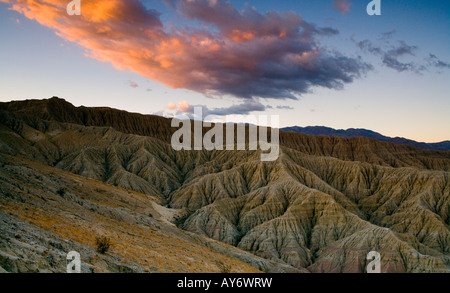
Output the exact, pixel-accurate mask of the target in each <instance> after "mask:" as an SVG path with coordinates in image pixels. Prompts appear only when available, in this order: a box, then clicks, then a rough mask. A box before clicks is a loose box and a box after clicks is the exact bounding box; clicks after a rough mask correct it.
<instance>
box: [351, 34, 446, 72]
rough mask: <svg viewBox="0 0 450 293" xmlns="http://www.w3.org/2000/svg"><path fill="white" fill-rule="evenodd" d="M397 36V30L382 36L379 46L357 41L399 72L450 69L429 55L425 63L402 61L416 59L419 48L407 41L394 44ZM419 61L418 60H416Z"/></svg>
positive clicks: (361, 46)
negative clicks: (395, 35) (402, 59)
mask: <svg viewBox="0 0 450 293" xmlns="http://www.w3.org/2000/svg"><path fill="white" fill-rule="evenodd" d="M394 34H395V30H393V31H390V32H386V33H383V34H381V37H380V38H379V39H378V41H379V42H380V43H379V44H375V43H374V42H373V41H370V40H363V41H355V40H353V41H354V42H355V43H356V45H357V46H358V47H359V48H360V49H361V50H363V51H365V52H367V53H370V54H372V55H374V56H377V57H380V58H381V62H382V64H383V65H384V66H386V67H388V68H390V69H393V70H395V71H397V72H414V73H419V74H420V73H422V72H424V71H428V70H430V69H431V68H436V69H438V71H439V70H443V69H450V64H449V63H446V62H444V61H442V60H440V59H439V58H438V57H436V56H435V55H434V54H431V53H429V54H428V57H427V58H425V59H424V60H423V62H418V61H417V60H414V61H401V58H405V57H408V56H409V57H416V52H417V51H418V50H419V48H418V47H417V46H415V45H408V44H407V43H406V42H405V41H403V40H399V41H396V42H394V44H392V42H391V39H392V37H393V36H394ZM416 59H417V58H416Z"/></svg>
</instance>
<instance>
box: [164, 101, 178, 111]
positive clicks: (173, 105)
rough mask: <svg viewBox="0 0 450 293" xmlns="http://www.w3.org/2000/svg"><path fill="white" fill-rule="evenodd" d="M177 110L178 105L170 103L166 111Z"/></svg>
mask: <svg viewBox="0 0 450 293" xmlns="http://www.w3.org/2000/svg"><path fill="white" fill-rule="evenodd" d="M176 108H177V105H176V104H175V103H174V102H170V103H169V104H167V106H166V109H169V110H175V109H176Z"/></svg>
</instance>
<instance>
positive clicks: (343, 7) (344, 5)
mask: <svg viewBox="0 0 450 293" xmlns="http://www.w3.org/2000/svg"><path fill="white" fill-rule="evenodd" d="M352 5H353V4H352V2H350V0H334V3H333V9H334V10H336V11H340V12H341V13H342V14H346V13H347V12H349V11H350V6H352Z"/></svg>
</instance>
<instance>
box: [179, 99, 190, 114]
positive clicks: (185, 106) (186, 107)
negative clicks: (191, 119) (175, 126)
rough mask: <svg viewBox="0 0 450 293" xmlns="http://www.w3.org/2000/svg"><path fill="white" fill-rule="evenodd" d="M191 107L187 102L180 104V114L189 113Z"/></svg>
mask: <svg viewBox="0 0 450 293" xmlns="http://www.w3.org/2000/svg"><path fill="white" fill-rule="evenodd" d="M190 107H191V106H190V105H189V103H188V102H187V101H181V102H178V109H179V110H180V112H188V111H189V109H190Z"/></svg>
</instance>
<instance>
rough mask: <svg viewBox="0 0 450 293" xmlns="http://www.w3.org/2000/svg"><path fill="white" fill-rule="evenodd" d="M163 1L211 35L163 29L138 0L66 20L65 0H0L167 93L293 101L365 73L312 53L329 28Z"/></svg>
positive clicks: (217, 3)
mask: <svg viewBox="0 0 450 293" xmlns="http://www.w3.org/2000/svg"><path fill="white" fill-rule="evenodd" d="M165 1H168V2H170V3H171V5H172V6H173V7H174V8H175V10H176V11H177V12H178V13H179V14H180V15H183V16H185V17H187V18H189V19H197V20H199V21H201V22H205V23H208V24H212V25H214V26H216V27H217V28H218V31H209V30H206V29H192V28H186V27H171V29H170V30H168V29H166V28H165V27H164V26H163V24H162V23H161V21H160V18H159V17H160V14H159V13H158V12H157V11H155V10H152V9H148V8H146V7H145V6H144V4H143V3H142V2H141V1H138V0H103V1H102V0H82V9H81V11H82V12H81V15H80V16H69V15H67V13H66V6H67V4H68V3H69V1H68V0H40V1H36V0H0V2H5V3H9V4H10V9H11V10H14V11H17V12H19V13H21V14H23V15H24V16H26V17H27V18H29V19H33V20H36V21H37V22H38V23H40V24H41V25H44V26H47V27H49V28H51V29H53V30H54V31H55V33H56V34H57V35H58V36H60V37H61V38H63V39H65V40H68V41H71V42H75V43H77V44H79V45H81V46H83V47H84V48H86V55H87V56H89V57H91V58H95V59H97V60H99V61H103V62H111V63H112V64H113V66H114V67H115V68H117V69H119V70H130V71H133V72H137V73H139V74H141V75H142V76H144V77H147V78H150V79H153V80H156V81H159V82H162V83H164V84H165V85H167V86H169V87H172V88H187V89H190V90H194V91H197V92H201V93H205V94H213V95H214V94H219V95H232V96H235V97H240V98H247V99H248V98H253V97H268V98H294V99H295V98H296V96H295V95H294V94H301V93H305V92H307V91H308V90H309V87H311V86H325V87H340V86H341V84H342V83H346V82H351V81H352V79H353V77H357V76H359V75H360V73H361V72H363V71H364V70H365V69H366V67H365V65H364V64H362V63H361V62H359V61H358V60H356V59H351V58H345V57H342V56H339V58H334V57H333V56H329V55H325V53H324V52H325V51H320V50H318V49H317V44H316V43H315V41H314V39H313V36H314V35H316V34H322V35H327V34H335V33H336V31H335V30H333V29H330V28H325V29H320V28H316V27H315V26H314V25H312V24H309V23H307V22H305V21H304V20H303V19H302V18H301V17H300V16H299V15H297V14H295V13H293V12H288V13H278V12H267V13H265V14H260V13H258V12H257V11H256V10H255V9H254V8H251V7H246V8H245V9H244V11H242V12H241V11H237V10H236V9H235V8H234V7H233V6H232V5H231V4H230V3H229V2H226V1H222V0H214V1H212V0H165ZM313 55H314V58H313V57H312V56H313ZM292 60H294V61H295V62H291V61H292ZM187 105H188V104H187ZM181 106H185V105H184V104H183V105H181Z"/></svg>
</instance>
